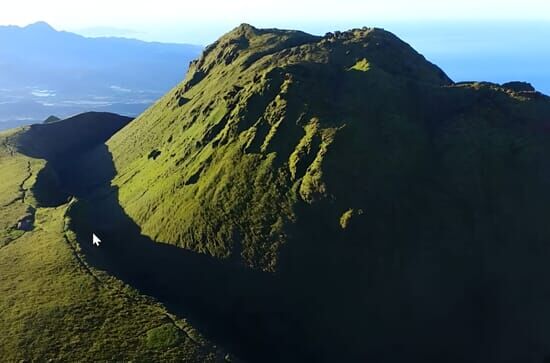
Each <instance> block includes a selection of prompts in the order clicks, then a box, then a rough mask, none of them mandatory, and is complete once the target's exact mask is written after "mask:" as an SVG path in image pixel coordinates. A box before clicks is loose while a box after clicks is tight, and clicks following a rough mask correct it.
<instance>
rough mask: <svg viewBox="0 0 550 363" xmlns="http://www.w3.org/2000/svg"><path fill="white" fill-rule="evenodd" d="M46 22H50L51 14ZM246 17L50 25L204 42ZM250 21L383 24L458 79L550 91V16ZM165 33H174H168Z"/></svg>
mask: <svg viewBox="0 0 550 363" xmlns="http://www.w3.org/2000/svg"><path fill="white" fill-rule="evenodd" d="M41 21H45V22H48V21H47V19H46V20H41ZM242 22H243V21H240V22H238V21H237V22H235V23H232V24H225V23H223V22H221V23H218V24H217V25H216V26H210V27H209V26H206V25H204V26H203V27H200V26H198V25H197V28H193V26H194V25H192V24H191V25H189V24H181V25H179V27H178V26H176V25H170V24H166V25H165V28H158V29H156V30H155V32H150V33H148V32H147V31H145V30H143V29H146V26H144V27H143V28H142V30H141V31H140V30H135V29H130V28H117V27H109V26H98V27H89V28H87V29H80V30H79V29H71V28H62V27H56V25H55V24H50V23H49V22H48V24H50V25H51V26H53V27H54V28H55V29H56V30H59V31H69V32H74V33H76V34H80V35H83V36H86V37H105V36H106V37H124V38H131V39H138V40H143V41H155V42H166V43H179V44H197V45H200V46H205V45H208V44H210V43H212V42H214V41H215V40H216V39H217V38H218V37H219V36H221V35H222V34H224V33H226V32H227V31H229V30H231V29H232V28H234V27H236V26H238V25H239V24H240V23H242ZM251 24H252V25H254V26H256V27H260V28H271V27H276V28H286V29H298V30H302V31H306V32H309V33H312V34H318V35H322V34H325V33H326V32H328V31H335V30H347V29H350V28H357V27H363V26H376V27H381V28H384V29H386V30H389V31H391V32H393V33H395V34H396V35H397V36H399V37H400V38H402V39H403V40H404V41H405V42H407V43H409V44H410V45H411V46H412V47H413V48H415V49H416V50H417V51H419V52H420V53H421V54H423V55H424V56H425V57H426V58H427V59H429V60H430V61H431V62H433V63H435V64H437V65H438V66H440V67H441V68H442V69H443V70H444V71H445V72H446V73H447V74H448V75H449V76H450V77H451V78H452V79H453V80H455V81H490V82H496V83H504V82H507V81H512V80H514V81H515V80H518V81H526V82H529V83H532V84H533V85H534V86H535V88H536V89H537V90H540V91H541V92H543V93H546V94H550V74H549V73H550V72H545V70H546V66H545V64H548V63H549V62H550V46H547V45H546V46H545V44H544V43H542V42H541V40H540V39H549V38H550V21H526V20H523V21H520V20H513V21H512V20H503V21H498V20H494V19H493V20H491V21H481V20H456V21H447V22H444V21H438V20H429V21H404V20H402V21H392V22H378V23H370V24H369V23H368V22H360V21H340V22H332V23H324V24H323V23H320V22H312V21H307V20H306V21H303V22H302V23H298V22H297V23H291V22H289V21H287V22H279V23H269V22H262V21H258V22H251ZM171 27H172V28H171ZM163 29H164V30H163ZM170 29H171V31H169V30H170ZM162 34H171V36H170V37H168V38H163V36H162Z"/></svg>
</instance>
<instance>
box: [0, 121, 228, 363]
mask: <svg viewBox="0 0 550 363" xmlns="http://www.w3.org/2000/svg"><path fill="white" fill-rule="evenodd" d="M130 121H131V119H130V118H127V117H122V116H118V115H113V114H103V113H88V114H83V115H77V116H75V117H73V118H71V119H70V120H61V121H57V122H55V123H52V124H45V125H33V126H31V127H27V128H20V129H17V130H10V131H6V132H2V133H0V167H1V169H2V171H3V173H5V174H3V175H9V178H2V181H1V182H0V205H1V206H2V207H1V208H0V216H1V218H0V274H1V275H2V279H1V281H0V308H1V310H2V316H1V317H0V326H2V330H3V332H4V334H2V336H1V337H0V356H1V357H2V361H6V362H16V361H72V362H74V361H80V362H83V361H115V360H116V361H129V360H132V361H134V360H135V361H186V362H215V361H216V362H219V361H223V357H224V356H225V355H224V354H222V352H221V350H220V349H217V348H216V347H214V346H213V344H212V343H210V342H208V341H207V340H206V339H204V338H203V337H202V336H201V335H200V333H199V332H198V330H196V329H195V328H194V327H193V326H192V325H191V324H190V323H189V322H188V321H186V320H185V319H183V318H181V317H179V318H178V317H175V316H174V315H172V314H170V313H169V312H168V311H167V310H166V308H165V307H164V306H162V305H160V304H159V303H158V302H156V301H155V300H153V299H152V298H150V297H147V296H144V295H142V294H140V293H139V292H138V291H136V290H135V289H132V288H130V287H129V286H128V285H125V284H124V283H123V282H121V281H120V280H117V279H116V278H113V277H111V276H109V275H107V274H106V273H105V272H103V271H100V270H98V269H95V268H94V267H92V266H90V265H89V264H88V263H87V262H86V261H85V259H84V256H83V254H82V253H81V252H80V248H79V247H78V244H77V242H76V241H75V237H74V236H75V234H74V232H73V231H71V230H70V229H69V228H68V225H69V222H70V217H69V212H70V210H71V208H72V206H73V205H74V204H75V200H74V199H73V200H71V201H70V202H69V199H67V198H66V196H63V193H62V190H61V189H60V187H59V184H58V183H54V182H55V181H56V182H58V181H59V179H58V174H57V172H58V171H59V170H61V169H60V168H61V166H62V165H61V164H62V162H61V164H59V163H58V162H59V161H60V160H64V161H66V160H69V159H70V158H71V157H73V156H75V155H78V154H79V153H80V152H83V151H84V150H86V149H88V148H90V147H94V146H95V145H98V144H102V143H103V142H104V141H105V140H106V139H107V138H109V137H110V136H111V135H112V134H113V133H114V132H116V131H117V130H118V129H120V128H121V127H122V126H124V125H126V124H128V122H130ZM31 155H32V156H31ZM94 172H95V170H91V171H90V175H93V173H94ZM56 197H57V200H56V199H55V198H56ZM90 238H91V236H90ZM228 357H229V356H228Z"/></svg>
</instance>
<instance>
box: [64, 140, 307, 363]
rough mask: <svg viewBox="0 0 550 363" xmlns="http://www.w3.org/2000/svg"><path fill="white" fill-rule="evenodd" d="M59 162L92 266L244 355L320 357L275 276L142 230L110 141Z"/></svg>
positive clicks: (75, 224)
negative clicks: (117, 182)
mask: <svg viewBox="0 0 550 363" xmlns="http://www.w3.org/2000/svg"><path fill="white" fill-rule="evenodd" d="M56 165H57V166H58V168H57V169H56V171H57V175H58V179H59V181H60V185H61V187H62V189H63V190H64V191H66V192H67V193H69V194H71V195H74V196H76V197H77V198H78V202H77V203H76V204H74V205H73V207H72V208H71V211H70V217H71V226H70V227H71V229H72V230H73V231H75V233H76V234H77V239H78V241H79V244H80V246H81V249H82V252H83V253H84V254H85V256H86V260H87V262H88V263H89V264H91V265H92V266H94V267H95V268H98V269H101V270H104V271H106V272H107V273H109V274H110V275H113V276H115V277H117V278H119V279H120V280H122V281H124V282H126V283H128V284H129V285H130V286H132V287H134V288H136V289H138V290H139V291H140V292H142V293H144V294H146V295H149V296H152V297H154V298H156V299H157V300H158V301H160V302H162V303H163V304H164V305H165V306H166V307H167V308H168V309H169V311H170V312H172V313H174V314H176V315H179V316H181V317H184V318H186V319H187V320H188V321H190V322H191V324H192V325H193V326H195V327H197V328H198V329H199V330H200V331H201V332H202V333H203V334H204V335H205V336H206V337H207V338H208V339H210V340H212V341H214V342H215V343H217V344H219V345H220V346H222V347H223V349H225V350H227V351H229V352H232V353H233V354H235V355H236V356H237V357H240V358H241V359H244V360H247V361H253V362H294V361H295V362H303V361H312V360H316V359H312V357H311V353H310V352H308V351H307V350H308V348H307V344H304V339H303V336H300V335H301V334H300V331H301V328H300V326H299V325H298V324H297V323H296V322H295V321H293V319H292V318H291V315H290V314H289V311H290V310H291V309H290V308H289V307H288V304H289V302H288V301H285V300H284V298H282V296H284V294H282V293H281V291H282V286H281V283H280V281H279V280H278V279H277V278H276V277H275V276H273V275H271V274H266V273H261V272H258V271H253V270H250V269H246V268H244V267H242V266H237V265H235V264H233V263H229V262H224V261H221V260H219V259H215V258H212V257H209V256H206V255H203V254H198V253H194V252H191V251H188V250H185V249H182V248H178V247H175V246H172V245H169V244H165V243H159V241H153V240H152V239H150V238H148V237H146V236H144V235H142V234H141V231H140V228H139V226H137V225H136V224H135V223H134V222H133V221H132V219H131V218H130V217H129V216H128V215H126V213H125V212H124V210H123V209H122V207H121V206H120V205H119V203H118V190H117V188H116V187H113V186H111V185H110V184H111V183H110V180H111V179H112V177H113V176H114V175H115V169H114V166H113V161H112V157H111V154H110V152H109V150H108V149H107V147H106V146H105V145H100V146H98V147H96V148H95V149H93V150H92V151H91V152H89V153H86V154H85V155H83V156H82V157H79V158H75V157H74V156H69V157H66V158H65V159H64V160H63V161H61V160H57V162H56ZM92 233H95V234H96V235H97V236H99V238H100V239H101V240H102V244H101V246H100V247H94V246H93V245H92Z"/></svg>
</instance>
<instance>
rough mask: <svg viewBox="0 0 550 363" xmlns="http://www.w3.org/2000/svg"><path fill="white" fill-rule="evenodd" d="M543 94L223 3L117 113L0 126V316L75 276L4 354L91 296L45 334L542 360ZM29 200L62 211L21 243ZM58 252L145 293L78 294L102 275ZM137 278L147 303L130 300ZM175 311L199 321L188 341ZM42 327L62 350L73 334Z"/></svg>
mask: <svg viewBox="0 0 550 363" xmlns="http://www.w3.org/2000/svg"><path fill="white" fill-rule="evenodd" d="M549 114H550V99H549V97H548V96H545V95H543V94H541V93H540V92H537V91H536V90H534V89H533V88H532V86H530V85H528V84H523V83H518V82H512V83H505V84H502V85H501V84H495V83H487V82H476V83H455V82H453V81H452V80H451V79H450V78H449V77H448V76H447V75H446V74H445V72H444V71H443V70H441V69H440V68H438V67H437V66H436V65H434V64H432V63H430V62H429V61H428V60H426V59H425V58H424V57H423V56H422V55H420V54H419V53H418V52H416V51H415V50H414V49H413V48H411V47H410V46H409V45H408V44H406V43H405V42H403V41H402V40H400V39H399V38H397V37H396V36H395V35H393V34H391V33H389V32H387V31H385V30H382V29H377V28H362V29H353V30H350V31H345V32H334V33H328V34H326V35H325V36H322V37H320V36H313V35H309V34H306V33H303V32H300V31H291V30H278V29H257V28H254V27H253V26H250V25H247V24H243V25H241V26H239V27H237V28H236V29H234V30H232V31H231V32H229V33H228V34H226V35H224V36H222V37H221V38H220V39H219V40H218V41H216V42H215V43H214V44H212V45H211V46H209V47H207V48H206V49H205V51H204V52H203V54H202V56H201V57H200V58H199V59H198V60H196V61H194V62H192V63H191V65H190V68H189V71H188V73H187V76H186V77H185V80H184V81H183V82H182V83H181V84H179V85H178V86H176V87H175V88H173V89H172V90H171V91H169V92H168V93H167V94H166V95H164V96H163V97H162V98H161V99H159V100H158V101H157V102H156V103H155V104H154V105H153V106H152V107H150V108H149V109H148V110H147V111H145V112H144V113H143V114H141V115H140V116H139V117H138V118H136V119H135V120H133V121H132V122H129V123H127V124H126V125H125V126H124V127H122V129H120V130H119V131H116V129H118V127H119V126H122V125H120V124H117V127H113V128H112V129H110V131H109V132H103V131H100V132H99V131H98V134H95V136H94V137H93V140H94V141H93V142H89V143H87V142H78V141H75V140H88V139H89V137H88V136H86V135H87V132H86V130H89V127H84V128H83V130H80V132H81V133H77V134H75V140H69V138H68V137H67V136H68V135H72V134H73V133H74V131H71V132H67V131H66V130H68V129H65V128H64V125H66V126H67V127H75V126H69V125H72V123H70V122H63V121H61V122H56V123H53V124H48V125H36V126H33V127H31V128H30V129H24V130H27V131H18V132H23V134H18V135H20V136H17V137H16V138H15V139H13V137H12V136H9V135H7V136H5V134H4V137H7V138H8V141H4V142H3V143H1V145H4V148H5V151H4V154H5V155H7V156H6V157H5V159H2V160H4V161H3V162H4V163H5V164H4V165H5V166H3V170H8V169H7V168H8V167H10V168H14V169H10V170H13V171H10V173H11V174H13V175H17V178H13V179H9V180H5V181H3V183H4V184H2V188H3V189H2V190H4V191H5V192H3V193H0V195H9V196H10V198H7V197H6V198H5V202H4V203H3V204H2V205H6V206H7V205H9V206H10V207H9V208H10V209H6V211H7V212H6V211H4V208H3V209H2V213H4V214H5V215H8V216H11V217H10V219H6V218H0V221H4V220H9V221H10V222H9V223H6V226H4V234H5V235H6V237H5V238H7V240H8V242H7V245H6V246H5V247H3V248H1V249H0V257H2V256H3V257H2V258H3V260H2V261H1V262H2V263H0V268H2V269H4V270H1V271H0V274H2V276H6V275H9V276H18V278H20V279H21V280H20V281H24V282H25V283H23V282H20V283H19V284H18V285H16V284H15V283H13V279H14V278H15V277H13V278H10V279H2V281H1V284H2V285H0V287H1V291H0V292H2V294H0V296H9V298H7V299H3V300H0V302H2V303H3V304H5V305H6V307H7V308H8V309H9V308H11V309H9V311H10V315H9V316H8V319H9V320H8V322H9V325H8V326H9V332H8V333H6V334H5V335H4V336H6V337H10V336H13V335H14V334H16V333H17V332H19V331H18V330H17V329H18V327H19V326H21V325H17V324H16V322H18V321H20V319H18V317H19V314H20V313H18V311H19V310H16V309H14V308H13V306H16V305H19V304H23V303H24V302H25V301H27V300H25V298H24V297H28V296H33V295H34V294H37V295H39V294H40V292H41V291H43V290H41V289H40V286H43V285H44V284H50V283H51V282H50V281H52V280H54V277H53V276H55V271H58V272H63V274H62V275H61V277H62V278H63V279H60V280H59V281H60V284H61V286H60V287H59V288H63V289H69V290H68V291H69V292H63V293H57V296H60V297H63V296H74V295H73V293H74V292H75V291H77V290H78V289H79V288H80V289H83V290H84V292H85V293H86V295H84V296H83V298H82V299H83V301H82V300H76V301H81V303H82V304H83V305H84V307H83V308H77V307H75V306H74V305H71V309H69V308H67V309H64V308H60V309H58V310H54V309H53V308H52V311H49V310H48V311H46V310H41V312H40V316H41V319H42V320H40V321H43V323H41V324H40V325H39V327H40V328H39V330H36V329H33V327H32V325H31V324H30V323H29V324H28V325H26V326H25V327H26V328H25V329H27V330H28V331H29V332H28V333H27V334H20V335H16V336H17V337H20V339H19V340H17V341H18V343H17V344H18V345H13V344H14V343H10V344H12V345H10V350H9V353H11V355H9V357H14V359H15V358H17V359H20V356H21V355H22V354H23V353H25V354H28V352H40V351H41V349H45V348H43V347H44V346H47V344H43V343H42V342H43V341H44V340H40V339H46V338H44V337H45V336H46V335H47V334H41V332H42V331H46V329H51V331H57V330H56V329H58V325H55V324H58V322H59V321H65V320H66V321H69V322H72V321H74V320H72V319H74V316H75V315H73V312H75V311H78V312H80V311H82V310H84V311H90V313H89V314H90V315H91V316H99V318H98V319H94V318H90V319H89V320H82V321H80V320H77V323H78V324H77V328H75V329H74V330H71V331H68V332H67V334H65V332H66V330H62V334H60V335H58V336H63V337H65V336H70V337H72V338H73V339H74V340H75V341H76V340H77V339H85V341H88V340H89V338H90V334H91V333H90V332H91V331H93V332H95V333H94V334H97V335H95V337H96V341H97V345H92V346H91V347H90V346H89V345H86V346H85V347H82V348H81V349H82V350H83V351H86V352H91V353H88V354H93V353H94V352H102V353H101V354H102V355H101V356H98V357H97V358H96V359H100V360H101V359H103V358H105V359H109V357H111V358H112V357H115V360H145V361H147V360H153V361H158V360H159V359H160V360H163V359H164V360H185V359H184V358H182V357H187V360H195V361H201V359H204V355H203V356H201V355H200V354H206V355H207V356H208V357H212V359H215V358H218V359H224V358H225V360H229V361H231V360H234V358H233V356H236V357H239V358H241V359H243V360H245V361H251V362H365V361H367V362H371V361H372V362H404V361H407V362H408V361H412V362H465V361H467V362H502V361H513V362H516V361H517V362H541V361H545V360H548V359H549V358H550V343H549V342H550V328H549V327H550V310H549V309H548V305H549V303H550V301H549V296H550V290H549V288H548V284H547V282H546V281H547V280H548V277H549V276H550V267H549V266H550V265H549V264H548V260H549V257H550V248H548V243H547V242H548V240H550V228H549V227H548V223H547V216H548V215H549V212H550V193H549V192H548V185H549V182H550V163H549V160H548V158H549V156H548V155H550V139H549V138H548V137H547V136H548V132H549V130H550V128H549V124H548V121H549V120H548V115H549ZM109 124H110V123H109ZM103 125H104V126H102V127H106V126H105V125H106V124H103ZM49 130H51V131H49ZM115 131H116V132H115ZM109 134H112V136H111V137H110V138H108V137H109V136H108V135H109ZM55 135H59V136H55ZM60 135H64V137H61V136H60ZM107 138H108V139H107ZM10 140H13V141H10ZM41 140H60V141H63V142H67V146H66V147H62V146H58V145H53V144H51V143H43V142H42V141H41ZM104 140H106V141H105V142H103V141H104ZM79 145H82V146H81V147H79ZM8 156H9V157H8ZM44 159H45V160H47V162H48V164H47V166H49V167H46V166H43V163H44ZM36 168H41V169H36ZM42 169H47V170H44V171H43V172H38V171H39V170H42ZM29 170H30V171H35V172H32V173H31V174H29ZM11 180H13V182H12V181H11ZM29 187H31V189H30V191H31V194H30V195H31V197H29V198H34V199H29V198H28V197H27V190H28V189H29ZM8 190H9V193H8ZM13 196H16V197H15V199H14V198H13ZM71 198H72V199H71ZM11 200H16V201H15V202H11ZM33 200H36V203H34V202H32V203H31V205H30V206H31V207H32V208H36V207H38V208H36V213H34V214H33V212H32V209H30V210H27V209H25V208H26V207H25V203H27V202H29V201H33ZM68 200H71V202H68ZM20 201H23V202H24V203H20ZM21 204H23V205H21ZM12 205H13V206H17V207H18V208H20V209H19V210H17V212H11V208H12V207H11V206H12ZM54 211H57V213H59V214H61V216H58V217H54V214H47V215H44V214H42V213H55V212H54ZM15 216H18V217H15ZM33 219H34V221H36V222H34V223H35V225H37V226H38V227H39V228H35V229H33V231H32V232H30V233H36V232H38V231H41V232H43V233H55V231H65V233H64V235H65V236H66V237H67V239H68V242H67V243H66V244H61V243H60V242H59V241H58V242H57V244H47V245H46V244H42V243H41V244H36V245H32V238H33V235H29V232H22V228H23V229H27V228H28V227H29V226H32V223H31V222H32V221H33ZM48 221H51V223H52V224H49V223H48ZM56 221H57V222H56ZM62 221H63V222H62ZM56 223H57V224H56ZM10 226H11V227H10ZM34 231H36V232H34ZM92 234H96V235H97V236H99V238H100V239H101V240H102V244H101V247H100V248H97V247H94V246H93V245H92V243H91V239H90V237H91V236H92ZM19 236H23V237H20V238H22V239H17V240H15V239H14V238H17V237H19ZM34 238H38V236H36V237H34ZM44 238H45V237H44ZM51 239H52V240H55V239H54V238H53V237H52V238H51ZM61 240H62V239H61ZM25 241H26V242H25ZM23 242H25V243H23ZM5 243H6V242H4V244H5ZM52 246H57V247H59V248H64V249H65V251H66V252H67V251H69V250H68V249H67V248H71V247H73V248H74V249H73V251H74V253H75V254H76V257H74V256H75V255H72V256H73V257H70V256H71V255H70V254H69V253H67V255H69V257H67V258H64V259H62V260H61V259H54V258H52V260H54V262H55V263H54V262H51V263H50V262H49V261H52V260H50V259H47V260H45V259H44V258H42V259H41V258H40V255H41V254H43V253H45V252H44V251H51V253H52V254H55V255H56V256H57V254H58V253H56V252H55V250H52ZM62 246H63V247H62ZM19 248H21V249H22V248H28V249H29V250H23V251H20V252H19V253H16V252H11V251H12V250H14V249H19ZM33 248H35V249H34V250H33ZM6 249H7V250H6ZM6 251H7V252H6ZM29 251H34V252H33V253H31V252H29ZM69 252H70V251H69ZM35 256H36V257H35ZM34 257H35V258H36V260H38V261H48V262H40V263H38V262H36V261H34V260H33V261H30V260H29V259H31V258H34ZM22 258H25V259H24V260H23V261H22V264H19V263H18V261H20V259H22ZM70 258H72V259H70ZM75 258H76V260H78V261H82V263H83V266H86V268H88V269H90V270H91V271H92V272H93V273H92V275H96V274H97V275H98V276H100V277H101V279H100V281H106V282H109V281H112V283H113V285H109V286H124V288H123V289H122V290H123V291H128V293H129V295H118V294H115V295H114V296H115V297H117V299H118V298H120V299H122V300H123V301H125V302H128V304H129V305H130V306H135V308H136V309H138V308H139V309H143V310H138V312H135V310H131V311H132V313H134V312H135V314H136V315H131V316H127V314H128V313H127V311H128V309H130V306H129V305H124V303H123V302H122V300H114V299H109V298H107V297H106V296H105V295H99V294H102V293H106V291H111V290H108V289H107V290H105V289H102V288H99V287H97V286H96V288H97V290H93V289H91V288H88V285H86V284H84V285H79V281H80V280H79V279H71V278H70V277H68V276H67V275H66V274H65V273H69V272H67V271H71V272H73V273H76V272H74V271H78V273H79V276H81V275H83V274H84V275H86V273H87V272H86V271H87V270H86V268H84V267H82V269H80V270H76V267H73V266H75V265H74V263H75V261H76V260H75ZM68 261H72V263H73V264H72V265H70V264H69V262H68ZM22 265H24V266H25V268H26V269H27V270H28V271H30V272H28V274H27V275H24V277H20V274H22V273H23V272H22V271H25V268H22V267H21V266H22ZM27 266H28V267H27ZM44 266H46V267H47V268H48V269H47V271H46V272H47V273H43V276H44V278H43V279H42V280H40V282H41V283H37V284H36V285H35V284H32V283H31V281H32V276H34V274H37V273H38V272H37V271H42V270H43V269H44V268H45V267H44ZM63 266H70V267H67V268H66V269H65V268H64V267H63ZM86 276H88V277H90V276H89V275H86ZM41 278H42V277H41ZM65 280H67V281H76V282H75V283H74V285H73V284H72V283H71V284H70V285H67V284H68V283H66V284H63V281H65ZM92 282H93V281H92ZM27 284H32V289H31V290H28V291H27V290H26V289H30V288H24V286H27ZM94 284H95V283H94ZM14 286H15V287H14ZM17 286H20V289H17ZM82 286H84V287H82ZM5 291H7V292H8V294H4V292H5ZM14 291H15V292H14ZM62 291H67V290H62ZM92 293H93V295H89V294H92ZM40 296H41V295H40ZM54 296H55V295H54ZM145 296H148V297H149V298H150V299H151V300H153V299H154V300H153V301H154V304H155V305H154V306H155V307H157V308H158V310H154V311H155V312H156V313H158V314H160V315H153V314H152V313H151V315H148V314H147V313H145V311H152V310H147V309H149V308H151V306H152V305H148V303H151V304H152V302H151V300H147V299H148V298H145ZM48 297H50V299H52V300H51V301H52V302H53V303H52V304H53V305H54V306H57V305H59V304H58V303H56V302H57V301H66V300H67V299H69V298H68V297H67V298H59V299H58V298H54V297H51V296H49V295H46V296H45V298H46V299H47V298H48ZM134 297H135V298H136V299H137V301H139V302H140V303H141V302H143V305H139V306H138V305H134V304H133V298H134ZM143 299H145V300H143ZM90 301H91V302H94V301H100V302H101V304H103V305H102V306H104V307H105V309H100V310H97V309H93V308H91V307H90V306H89V305H88V304H90ZM129 302H132V304H130V303H129ZM27 304H28V303H27ZM156 304H158V305H156ZM25 306H27V305H25ZM62 306H65V305H62ZM48 307H49V305H48ZM18 309H23V307H21V308H18ZM26 309H27V308H25V310H24V312H28V311H29V310H30V308H28V309H29V310H26ZM113 309H115V311H116V313H112V314H107V313H105V311H113ZM151 309H152V308H151ZM12 311H15V312H13V313H11V312H12ZM98 311H99V312H98ZM94 314H95V315H94ZM163 314H164V315H163ZM25 316H27V317H28V316H30V315H25ZM106 316H108V317H109V319H107V320H105V319H104V318H105V317H106ZM136 316H137V318H136ZM161 316H165V317H166V316H167V317H169V318H171V317H177V318H176V319H180V320H176V321H175V323H173V322H174V321H173V320H172V321H171V320H167V319H164V320H162V322H163V323H162V325H161V323H160V321H161V320H160V319H161ZM3 319H6V318H5V317H3ZM29 319H30V318H29ZM98 320H99V321H106V323H105V324H103V325H101V326H102V329H101V330H100V331H99V332H97V331H96V330H93V328H91V327H93V326H94V324H93V323H92V322H91V321H98ZM33 321H36V319H34V320H33ZM142 321H144V322H145V323H144V324H141V323H140V322H142ZM182 321H183V322H185V324H186V325H185V328H184V329H177V327H179V326H180V324H183V323H181V322H182ZM117 324H119V325H120V327H117V328H115V326H117ZM141 325H143V329H137V328H136V326H141ZM3 326H5V324H3ZM72 326H73V325H71V324H63V327H64V329H69V328H70V327H72ZM67 327H69V328H67ZM191 327H192V331H193V332H199V331H200V333H201V334H200V335H199V336H204V337H205V338H201V339H200V340H198V341H199V342H200V343H201V344H199V345H198V346H197V345H189V344H191V342H190V340H189V339H187V337H188V335H185V334H184V332H187V330H188V329H191ZM113 329H114V330H113ZM158 329H160V331H158ZM48 331H50V330H48ZM108 332H111V333H112V334H113V335H114V338H113V339H110V335H108ZM126 334H128V336H129V337H131V339H129V341H128V343H127V344H126V345H125V346H122V345H120V344H119V343H120V342H121V338H120V336H121V335H126ZM196 334H198V333H196ZM47 336H50V335H47ZM191 336H194V333H193V334H191ZM29 337H30V338H29ZM6 339H7V338H6ZM6 339H5V341H6ZM191 340H193V339H191ZM28 341H35V342H37V343H35V345H28V344H26V343H27V342H28ZM55 341H56V342H57V341H58V340H57V339H56V340H55ZM62 341H63V342H65V343H62V344H63V350H62V352H69V348H71V347H73V346H72V345H71V344H72V342H73V340H68V342H67V340H62ZM175 342H176V343H175ZM211 342H212V343H211ZM178 343H181V344H182V345H178ZM3 344H4V346H5V344H7V343H3ZM214 345H215V346H216V347H221V348H218V349H219V350H215V348H214ZM2 346H3V345H2V344H0V347H2ZM167 346H168V347H172V348H174V350H171V349H164V348H166V347H167ZM191 346H192V347H194V348H193V349H194V350H191V351H189V350H187V349H188V347H191ZM35 347H36V348H35ZM103 347H105V349H102V348H103ZM115 347H119V348H118V349H117V348H115ZM151 347H155V349H152V348H151ZM55 349H57V348H52V350H50V351H49V354H53V353H51V352H53V351H55ZM221 349H223V351H224V352H229V355H223V353H221ZM58 351H60V350H58ZM14 352H16V353H14ZM21 352H23V353H21ZM134 352H136V353H134ZM172 353H173V354H174V355H173V356H168V355H167V354H172ZM33 354H37V353H33ZM64 354H66V356H64V357H66V358H67V360H75V359H76V360H82V357H89V355H86V354H85V353H82V352H80V351H77V352H76V353H72V354H73V355H70V353H64ZM148 354H149V355H148ZM163 354H166V355H163ZM185 354H188V355H187V356H185ZM219 354H221V355H222V357H223V358H221V357H220V356H219ZM50 356H52V355H48V357H50ZM33 357H38V355H33V356H31V358H33ZM23 358H24V357H23Z"/></svg>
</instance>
